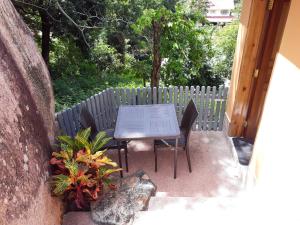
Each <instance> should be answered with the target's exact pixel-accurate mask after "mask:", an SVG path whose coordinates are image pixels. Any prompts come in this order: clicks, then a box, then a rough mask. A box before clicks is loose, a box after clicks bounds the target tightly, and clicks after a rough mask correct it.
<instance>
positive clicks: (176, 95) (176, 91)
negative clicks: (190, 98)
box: [174, 86, 179, 118]
mask: <svg viewBox="0 0 300 225" xmlns="http://www.w3.org/2000/svg"><path fill="white" fill-rule="evenodd" d="M174 106H175V111H176V116H177V118H178V115H179V113H178V111H179V109H178V87H177V86H175V87H174Z"/></svg>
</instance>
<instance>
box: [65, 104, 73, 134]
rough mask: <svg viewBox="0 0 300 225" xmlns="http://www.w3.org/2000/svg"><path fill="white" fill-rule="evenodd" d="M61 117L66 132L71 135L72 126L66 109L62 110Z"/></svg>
mask: <svg viewBox="0 0 300 225" xmlns="http://www.w3.org/2000/svg"><path fill="white" fill-rule="evenodd" d="M63 119H64V124H65V127H66V134H67V135H70V136H72V131H71V129H72V128H71V124H70V122H69V118H68V109H67V110H64V111H63Z"/></svg>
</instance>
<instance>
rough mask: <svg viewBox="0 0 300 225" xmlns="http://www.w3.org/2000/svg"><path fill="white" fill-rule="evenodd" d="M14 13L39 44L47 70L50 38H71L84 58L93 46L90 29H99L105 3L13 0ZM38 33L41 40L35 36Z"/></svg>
mask: <svg viewBox="0 0 300 225" xmlns="http://www.w3.org/2000/svg"><path fill="white" fill-rule="evenodd" d="M13 4H14V5H15V7H16V9H17V10H18V12H19V13H20V14H21V15H22V17H23V19H24V20H25V21H26V23H27V24H28V25H29V27H30V28H31V30H32V31H33V32H34V33H35V36H36V38H37V40H40V39H41V40H40V41H41V43H40V46H41V50H42V56H43V58H44V60H45V62H46V64H47V65H48V66H49V54H50V49H51V38H53V37H64V36H72V37H73V38H74V40H75V41H76V43H77V45H78V47H79V48H80V49H81V51H82V53H83V54H84V55H88V54H89V53H88V51H87V49H88V48H89V47H90V45H91V43H93V41H94V38H93V35H92V34H93V33H92V30H93V29H100V28H101V27H100V26H101V24H102V23H103V18H104V15H105V1H104V0H102V1H97V0H89V1H80V0H66V1H63V0H57V1H51V0H13ZM40 33H41V38H40V37H39V34H40Z"/></svg>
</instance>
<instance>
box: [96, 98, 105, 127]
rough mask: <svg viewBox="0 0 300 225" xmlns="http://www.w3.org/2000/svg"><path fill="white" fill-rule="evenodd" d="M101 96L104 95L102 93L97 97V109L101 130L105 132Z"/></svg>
mask: <svg viewBox="0 0 300 225" xmlns="http://www.w3.org/2000/svg"><path fill="white" fill-rule="evenodd" d="M100 95H102V92H100V93H98V94H96V96H95V103H96V109H97V111H98V122H99V127H100V128H99V129H100V130H103V129H104V125H103V112H102V108H103V107H102V105H101V102H100Z"/></svg>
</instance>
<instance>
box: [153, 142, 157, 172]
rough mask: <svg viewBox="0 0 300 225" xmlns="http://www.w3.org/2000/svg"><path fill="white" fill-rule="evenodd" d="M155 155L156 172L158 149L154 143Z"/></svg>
mask: <svg viewBox="0 0 300 225" xmlns="http://www.w3.org/2000/svg"><path fill="white" fill-rule="evenodd" d="M154 157H155V172H157V149H156V146H155V145H154Z"/></svg>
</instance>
